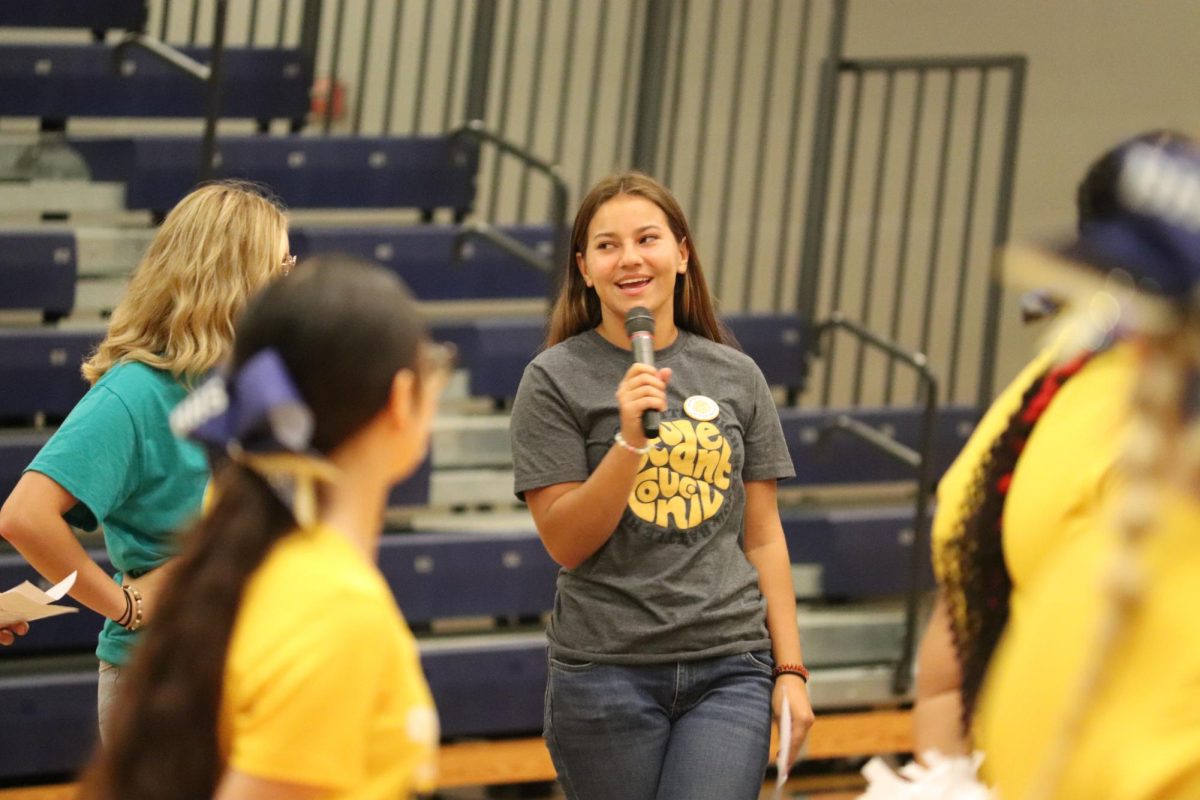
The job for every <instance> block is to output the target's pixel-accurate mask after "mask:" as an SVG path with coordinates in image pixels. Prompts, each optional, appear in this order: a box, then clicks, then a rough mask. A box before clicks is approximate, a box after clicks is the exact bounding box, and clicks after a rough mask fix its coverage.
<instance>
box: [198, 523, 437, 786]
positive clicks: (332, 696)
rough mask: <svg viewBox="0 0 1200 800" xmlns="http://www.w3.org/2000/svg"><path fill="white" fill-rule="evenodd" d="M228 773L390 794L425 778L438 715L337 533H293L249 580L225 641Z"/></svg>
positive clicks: (430, 782) (413, 650) (406, 647)
mask: <svg viewBox="0 0 1200 800" xmlns="http://www.w3.org/2000/svg"><path fill="white" fill-rule="evenodd" d="M221 733H222V743H223V753H225V754H226V756H227V764H228V767H229V768H231V769H236V770H238V771H239V772H242V773H245V774H248V775H252V776H254V777H258V778H263V779H268V780H277V781H283V782H289V783H298V784H304V785H309V786H317V787H323V788H327V789H329V790H330V792H331V794H330V795H329V796H330V798H338V799H339V800H341V799H342V798H345V799H346V800H349V798H355V800H359V799H360V798H361V799H365V798H380V799H381V800H382V798H388V800H394V798H400V797H407V796H409V795H410V794H412V793H413V792H418V791H428V790H430V789H432V788H433V786H434V781H435V777H436V776H435V758H436V753H437V745H438V738H439V734H438V721H437V713H436V711H435V709H434V706H433V701H432V698H431V696H430V693H429V687H428V685H427V684H426V682H425V677H424V674H423V673H422V671H421V665H420V661H419V658H418V653H417V647H416V642H415V641H414V639H413V636H412V633H411V632H410V631H409V630H408V627H407V625H406V624H405V622H404V619H403V617H402V616H401V614H400V611H399V609H398V608H397V607H396V604H395V601H394V599H393V598H392V595H391V592H390V590H389V589H388V586H387V584H386V582H385V581H384V579H383V576H382V575H380V573H379V571H378V569H377V568H376V566H375V565H374V564H372V563H370V562H369V561H368V560H367V559H366V557H365V556H364V555H363V554H362V553H361V552H359V551H358V550H356V549H355V548H354V547H353V545H352V544H351V543H350V542H349V541H348V540H347V539H346V538H345V537H343V536H341V535H339V534H338V532H337V531H335V530H333V529H330V528H328V527H324V526H319V525H318V526H314V527H313V528H310V529H308V530H303V531H295V532H293V533H291V534H289V535H287V536H286V537H285V538H284V539H282V540H280V541H279V543H278V544H276V545H275V547H274V548H272V550H271V552H270V553H269V554H268V556H267V558H266V560H265V561H264V562H263V564H262V566H261V567H259V569H258V570H257V571H256V572H255V573H254V575H253V576H252V577H251V579H250V582H249V584H248V585H247V588H246V593H245V597H244V598H243V601H242V606H241V608H240V610H239V612H238V616H237V621H236V624H235V626H234V630H233V637H232V640H231V642H230V648H229V654H228V658H227V661H226V669H225V686H224V696H223V706H222V719H221Z"/></svg>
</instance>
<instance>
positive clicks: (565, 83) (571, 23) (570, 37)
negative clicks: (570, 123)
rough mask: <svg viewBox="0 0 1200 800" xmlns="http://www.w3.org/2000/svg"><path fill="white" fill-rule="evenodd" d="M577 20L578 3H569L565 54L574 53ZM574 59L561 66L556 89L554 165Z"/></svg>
mask: <svg viewBox="0 0 1200 800" xmlns="http://www.w3.org/2000/svg"><path fill="white" fill-rule="evenodd" d="M578 20H579V3H571V10H570V13H569V14H567V53H574V52H575V41H576V36H575V33H576V30H577V27H578V26H577V25H576V24H575V23H576V22H577V21H578ZM574 66H575V59H573V58H567V59H566V63H565V64H564V65H563V72H562V83H561V84H560V85H559V87H558V119H557V120H555V123H554V163H555V164H560V163H562V155H563V148H564V147H565V146H566V136H565V133H566V130H567V109H568V103H569V101H570V99H571V74H572V68H573V67H574Z"/></svg>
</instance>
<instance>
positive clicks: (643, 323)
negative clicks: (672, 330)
mask: <svg viewBox="0 0 1200 800" xmlns="http://www.w3.org/2000/svg"><path fill="white" fill-rule="evenodd" d="M625 333H626V334H628V335H629V336H633V335H634V334H635V333H654V315H653V314H651V313H650V310H649V309H648V308H646V307H644V306H634V307H633V308H631V309H629V313H628V314H626V315H625Z"/></svg>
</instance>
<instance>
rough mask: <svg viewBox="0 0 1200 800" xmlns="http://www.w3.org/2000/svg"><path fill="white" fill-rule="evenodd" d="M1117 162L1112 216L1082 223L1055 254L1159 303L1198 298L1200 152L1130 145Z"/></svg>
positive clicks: (1176, 146)
mask: <svg viewBox="0 0 1200 800" xmlns="http://www.w3.org/2000/svg"><path fill="white" fill-rule="evenodd" d="M1119 158H1120V168H1119V177H1118V182H1117V186H1116V193H1115V199H1116V208H1115V209H1114V213H1112V214H1110V215H1107V216H1105V217H1104V218H1101V219H1095V220H1089V221H1087V222H1084V223H1082V224H1081V225H1080V230H1079V235H1078V237H1077V238H1076V239H1075V240H1074V241H1072V242H1070V243H1068V244H1066V245H1063V246H1060V247H1057V248H1054V251H1055V253H1056V254H1057V255H1058V256H1060V257H1063V258H1066V259H1068V260H1070V261H1072V262H1074V263H1076V264H1080V265H1082V266H1084V267H1087V268H1091V269H1093V270H1098V271H1100V272H1102V273H1111V272H1114V271H1120V272H1122V273H1124V274H1126V275H1127V276H1129V278H1130V279H1131V281H1132V283H1133V285H1134V286H1135V287H1136V288H1137V289H1138V290H1139V291H1141V292H1144V293H1147V294H1150V295H1152V296H1157V297H1159V298H1161V299H1166V300H1173V301H1178V302H1188V301H1190V300H1192V299H1194V298H1196V297H1200V289H1198V287H1200V151H1198V150H1197V149H1196V148H1194V147H1193V146H1191V145H1188V144H1186V143H1181V142H1171V143H1165V144H1151V143H1147V142H1140V141H1135V142H1132V143H1130V144H1128V145H1126V146H1125V147H1123V148H1121V150H1120V151H1119Z"/></svg>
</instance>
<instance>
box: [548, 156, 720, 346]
mask: <svg viewBox="0 0 1200 800" xmlns="http://www.w3.org/2000/svg"><path fill="white" fill-rule="evenodd" d="M622 195H626V196H630V197H641V198H644V199H646V200H649V201H650V202H651V203H654V205H656V206H658V207H659V208H661V209H662V212H663V214H665V215H666V217H667V225H668V226H669V227H670V229H671V233H672V235H674V237H675V240H676V241H677V242H684V241H686V242H687V244H688V266H687V271H686V272H684V273H683V275H680V276H679V277H678V278H677V279H676V281H675V301H674V302H675V325H676V326H677V327H679V328H681V329H682V330H685V331H689V332H691V333H694V334H696V335H697V336H703V337H704V338H705V339H711V340H713V341H714V342H720V343H721V344H728V345H733V346H736V342H735V340H734V338H733V335H732V334H730V332H729V330H728V329H727V328H726V327H725V325H724V324H723V323H722V322H721V321H720V320H719V319H717V315H716V312H715V310H714V309H713V302H712V297H711V296H710V295H709V293H708V283H707V282H706V281H705V280H704V269H703V268H702V267H701V265H700V254H699V253H698V252H697V250H696V240H695V239H693V238H692V231H691V228H689V227H688V221H687V217H685V216H684V214H683V209H682V208H680V206H679V201H678V200H676V199H675V196H674V195H673V194H671V190H670V189H668V188H667V187H665V186H663V185H662V184H661V183H659V182H658V181H656V180H654V178H651V177H650V176H649V175H646V174H644V173H641V172H637V171H636V170H633V171H629V172H622V173H619V174H617V175H610V176H609V177H607V178H604V179H603V180H601V181H600V182H599V183H597V184H596V185H595V186H593V187H592V188H591V191H589V192H588V193H587V196H586V197H584V198H583V202H582V203H581V204H580V205H579V211H578V213H576V214H575V225H574V227H573V228H572V229H571V251H570V253H568V254H567V261H566V263H565V264H563V268H564V269H565V272H564V273H563V276H562V282H561V284H560V286H559V290H558V297H557V298H556V299H555V301H554V308H553V309H551V311H550V321H549V323H548V325H547V327H546V342H545V344H544V345H543V346H544V347H553V346H554V345H556V344H558V343H559V342H563V341H566V340H567V339H569V338H571V337H572V336H574V335H576V334H578V333H583V332H584V331H587V330H591V329H592V328H595V327H596V326H598V325H599V324H600V322H601V320H602V319H603V316H602V314H601V310H600V298H599V296H598V295H597V294H596V290H595V289H592V288H591V287H589V286H588V285H587V284H586V283H584V280H583V276H582V275H581V274H580V273H579V268H578V267H577V266H576V261H575V257H576V256H577V255H582V254H583V253H584V252H586V250H587V231H588V225H591V224H592V217H594V216H596V212H597V211H599V210H600V206H602V205H604V204H605V203H607V202H608V201H609V200H612V199H613V198H614V197H620V196H622Z"/></svg>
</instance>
